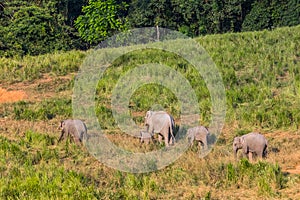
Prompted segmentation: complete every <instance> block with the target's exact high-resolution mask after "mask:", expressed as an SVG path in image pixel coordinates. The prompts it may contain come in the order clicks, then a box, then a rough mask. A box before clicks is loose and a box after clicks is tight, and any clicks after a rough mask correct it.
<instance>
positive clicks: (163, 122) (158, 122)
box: [151, 111, 173, 133]
mask: <svg viewBox="0 0 300 200" xmlns="http://www.w3.org/2000/svg"><path fill="white" fill-rule="evenodd" d="M171 119H172V118H171V117H170V115H169V114H168V113H166V112H163V111H158V112H154V113H153V114H152V116H151V120H152V123H153V125H154V132H157V133H159V132H161V130H162V129H164V128H169V127H170V125H171V126H172V123H173V122H172V121H171ZM170 128H172V127H170Z"/></svg>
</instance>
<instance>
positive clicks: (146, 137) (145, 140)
mask: <svg viewBox="0 0 300 200" xmlns="http://www.w3.org/2000/svg"><path fill="white" fill-rule="evenodd" d="M140 137H141V140H140V141H141V143H146V144H149V143H150V142H151V141H152V136H151V134H150V133H148V132H146V131H141V132H140Z"/></svg>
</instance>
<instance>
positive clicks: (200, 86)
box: [0, 26, 300, 199]
mask: <svg viewBox="0 0 300 200" xmlns="http://www.w3.org/2000/svg"><path fill="white" fill-rule="evenodd" d="M299 32H300V26H297V27H293V28H282V29H276V30H274V31H272V32H267V31H263V32H252V33H250V32H249V33H240V34H224V35H213V36H205V37H200V38H197V39H196V40H197V41H198V42H199V43H200V44H201V45H202V46H203V47H204V48H205V49H206V50H207V52H208V53H209V54H210V55H211V57H212V58H213V60H214V62H215V63H216V65H217V67H218V68H219V70H220V72H221V74H222V78H223V81H224V86H225V88H226V100H227V115H226V123H227V124H228V126H230V125H231V124H234V125H235V127H236V130H234V131H233V132H232V135H230V136H226V137H223V138H219V139H218V143H217V145H216V147H214V149H213V151H212V152H211V153H210V154H209V155H208V156H207V157H205V158H204V159H200V158H199V157H198V156H197V155H196V152H195V151H194V150H193V149H192V150H188V151H187V152H186V153H185V154H184V155H183V156H182V157H181V158H180V159H179V160H177V161H176V162H175V163H173V164H171V165H170V166H168V167H166V168H165V169H163V170H160V171H156V172H153V173H145V174H130V173H125V172H119V171H117V170H114V169H110V168H108V167H105V166H103V165H102V164H101V163H99V162H98V161H97V160H95V159H94V158H93V157H91V156H88V152H86V150H85V149H84V148H83V147H78V146H75V145H74V144H69V143H68V142H66V143H61V144H57V143H56V141H57V138H56V137H55V136H53V133H51V134H48V133H39V132H34V131H32V130H27V131H25V132H24V134H15V135H14V136H11V135H7V132H6V129H5V128H2V127H0V134H1V136H0V144H1V145H0V197H1V198H2V199H20V198H22V199H60V198H61V199H200V198H204V199H210V198H212V199H213V198H216V199H220V198H227V197H228V198H235V197H236V198H238V197H239V196H238V194H237V193H239V192H241V193H243V191H245V190H246V191H251V192H250V194H254V197H253V198H263V197H266V198H270V199H281V198H283V197H286V196H281V195H282V190H284V189H286V188H287V187H291V185H293V184H295V185H297V184H298V185H299V180H300V179H299V178H297V177H296V178H293V177H294V176H291V175H287V174H285V173H283V172H282V169H281V167H280V166H279V165H278V164H277V163H276V162H272V161H273V160H272V159H270V160H266V161H262V162H257V163H249V162H248V161H247V160H241V161H238V162H234V161H233V160H232V159H231V158H230V156H231V152H230V149H231V141H230V139H231V138H232V137H233V136H234V135H242V134H244V133H247V132H250V131H252V130H253V129H260V130H261V129H263V130H277V129H280V130H282V129H285V128H286V129H289V128H294V129H295V128H297V127H298V124H299V122H300V115H299V112H298V111H299V107H300V105H299V93H300V73H299V69H300V68H299V61H300V49H299V48H300V45H299V42H300V40H299V39H300V35H299ZM86 54H87V53H85V52H78V51H72V52H69V53H64V54H54V55H50V54H49V55H43V56H37V57H24V58H23V59H18V58H14V59H6V58H0V60H1V61H0V83H1V84H6V85H7V84H11V83H15V82H20V81H34V80H37V79H40V78H42V77H43V75H44V74H45V73H47V74H49V73H50V75H53V76H60V75H68V74H69V73H73V72H77V70H78V69H79V67H80V64H81V62H82V61H83V60H84V58H85V55H86ZM146 63H161V64H165V65H167V66H170V67H172V68H173V69H175V70H177V71H178V72H180V73H181V74H182V75H183V76H184V77H185V78H186V79H188V80H189V82H190V84H191V86H192V87H193V89H194V90H195V92H196V95H197V97H198V100H199V102H198V103H199V107H200V110H201V114H200V119H199V120H200V122H201V123H203V124H207V123H209V121H210V113H211V100H210V94H209V91H208V89H207V87H206V85H205V82H204V81H203V79H202V77H201V76H200V75H199V74H198V72H197V71H196V70H195V69H194V68H193V67H192V66H191V65H190V64H189V63H187V62H186V61H185V60H184V59H182V58H180V57H178V56H177V55H173V54H172V53H168V52H163V51H156V50H151V49H148V50H143V51H136V52H131V53H130V54H127V55H124V56H122V57H120V58H118V59H117V60H115V61H114V63H113V64H112V66H111V67H110V68H108V69H107V70H106V72H105V73H104V76H103V78H102V79H101V80H100V81H99V83H98V85H97V95H96V99H95V104H96V111H95V112H96V114H97V116H98V118H99V123H100V124H101V127H102V128H104V129H108V130H109V131H108V132H109V133H114V134H110V135H109V136H108V137H111V138H112V140H113V142H115V143H119V145H120V144H121V145H123V146H125V148H126V147H127V148H132V149H134V150H136V149H137V150H141V149H142V150H145V149H147V148H148V149H150V150H153V149H155V148H154V147H156V146H155V145H153V146H154V147H153V148H152V146H150V147H147V148H146V147H145V148H144V147H143V146H140V144H139V143H138V139H137V138H131V137H129V136H128V137H126V138H125V139H124V137H122V134H120V133H119V132H118V131H115V128H116V127H117V124H116V122H115V121H114V119H113V116H112V110H111V105H110V100H111V99H110V98H111V93H112V90H113V88H114V87H115V85H116V83H117V81H118V79H119V78H120V77H121V76H122V75H124V74H125V73H126V72H128V71H129V70H130V69H133V68H134V67H136V66H139V65H141V64H146ZM136 78H139V77H136ZM133 81H134V80H133ZM59 85H60V84H59ZM70 85H72V83H70ZM70 85H69V84H65V83H63V85H61V90H65V89H70ZM40 87H42V86H40ZM42 89H44V90H47V88H37V90H42ZM58 90H60V89H58ZM71 103H72V102H71V97H69V98H51V99H46V100H43V101H41V102H27V101H22V102H18V103H12V104H2V105H1V111H3V112H1V113H0V117H1V118H4V117H10V119H13V120H28V121H36V120H43V121H44V122H45V123H48V121H49V120H51V119H55V118H67V117H71V115H72V106H71ZM179 107H180V102H178V99H177V98H176V96H175V95H174V94H173V93H172V91H171V90H170V89H168V88H165V87H162V86H161V85H158V84H149V85H144V86H143V87H140V88H139V89H138V90H136V91H135V93H134V94H133V95H132V97H131V98H130V102H129V110H130V112H131V115H132V118H133V119H134V120H135V121H136V123H138V124H139V123H140V124H142V122H143V117H144V114H145V112H146V110H148V109H150V108H153V109H160V108H163V109H166V110H167V111H168V112H170V113H172V114H173V115H174V117H175V118H176V119H178V117H179V116H180V113H179ZM6 128H7V127H6ZM8 128H9V127H8ZM12 130H13V129H12ZM13 137H14V138H13ZM8 138H10V139H8ZM12 138H13V139H12ZM290 140H292V139H284V140H282V141H281V140H280V141H279V140H276V142H274V140H272V139H270V140H269V141H270V143H271V144H272V145H273V146H275V147H280V148H281V147H282V149H281V151H285V152H287V153H292V152H293V151H295V149H297V148H298V146H299V144H298V143H299V142H298V141H290ZM283 143H284V144H283ZM271 156H272V155H271ZM273 156H274V155H273ZM282 160H286V158H282ZM227 190H228V191H233V192H231V193H230V192H227V193H225V192H224V191H227ZM221 192H224V193H221ZM247 194H248V193H247ZM223 195H224V196H223Z"/></svg>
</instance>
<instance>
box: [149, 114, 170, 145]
mask: <svg viewBox="0 0 300 200" xmlns="http://www.w3.org/2000/svg"><path fill="white" fill-rule="evenodd" d="M145 125H146V127H147V132H149V133H150V134H151V136H153V135H154V133H158V140H159V142H161V140H162V137H163V138H164V140H165V146H166V147H168V146H169V144H174V143H175V137H174V134H173V131H174V127H175V121H174V118H173V117H172V116H171V115H169V114H168V113H166V112H165V111H147V113H146V116H145Z"/></svg>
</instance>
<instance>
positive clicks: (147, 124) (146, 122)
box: [145, 110, 153, 126]
mask: <svg viewBox="0 0 300 200" xmlns="http://www.w3.org/2000/svg"><path fill="white" fill-rule="evenodd" d="M152 114H153V111H150V110H149V111H147V112H146V116H145V125H146V126H149V124H150V123H151V122H150V119H151V116H152Z"/></svg>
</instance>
